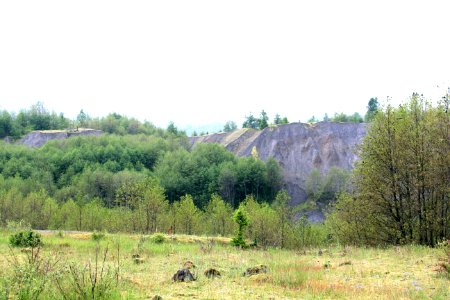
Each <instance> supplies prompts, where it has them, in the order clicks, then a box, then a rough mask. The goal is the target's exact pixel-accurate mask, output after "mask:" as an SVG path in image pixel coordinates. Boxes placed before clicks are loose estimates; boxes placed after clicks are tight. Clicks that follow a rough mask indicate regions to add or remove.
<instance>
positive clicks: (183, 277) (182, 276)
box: [172, 269, 195, 282]
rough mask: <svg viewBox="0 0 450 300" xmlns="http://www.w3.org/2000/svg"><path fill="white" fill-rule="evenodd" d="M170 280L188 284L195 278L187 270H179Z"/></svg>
mask: <svg viewBox="0 0 450 300" xmlns="http://www.w3.org/2000/svg"><path fill="white" fill-rule="evenodd" d="M172 280H173V281H175V282H183V281H184V282H189V281H194V280H195V277H194V275H192V273H191V271H189V270H188V269H181V270H178V271H177V272H176V273H175V274H174V275H173V276H172Z"/></svg>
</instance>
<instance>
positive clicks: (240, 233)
mask: <svg viewBox="0 0 450 300" xmlns="http://www.w3.org/2000/svg"><path fill="white" fill-rule="evenodd" d="M233 218H234V221H235V222H236V224H237V226H238V229H237V232H236V236H235V237H234V238H233V239H232V240H231V245H233V246H235V247H240V248H246V247H247V244H246V242H245V240H244V230H245V227H247V225H248V218H247V216H246V214H245V212H244V210H242V209H241V208H238V209H237V210H236V211H235V212H234V215H233Z"/></svg>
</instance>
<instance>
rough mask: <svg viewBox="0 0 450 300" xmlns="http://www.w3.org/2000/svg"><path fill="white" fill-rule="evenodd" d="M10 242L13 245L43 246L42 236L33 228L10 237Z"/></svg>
mask: <svg viewBox="0 0 450 300" xmlns="http://www.w3.org/2000/svg"><path fill="white" fill-rule="evenodd" d="M9 244H10V245H11V246H13V247H32V248H36V247H38V246H42V236H41V235H40V234H39V233H37V232H34V231H32V230H26V231H20V232H18V233H15V234H12V235H11V236H10V237H9Z"/></svg>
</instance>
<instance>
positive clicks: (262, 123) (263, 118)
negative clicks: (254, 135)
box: [258, 110, 269, 130]
mask: <svg viewBox="0 0 450 300" xmlns="http://www.w3.org/2000/svg"><path fill="white" fill-rule="evenodd" d="M258 123H259V124H258V127H259V129H261V130H262V129H264V128H266V127H268V126H269V117H268V116H267V113H266V112H265V111H264V110H263V111H261V114H260V116H259V122H258Z"/></svg>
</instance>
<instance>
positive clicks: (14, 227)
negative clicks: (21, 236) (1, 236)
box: [6, 220, 31, 231]
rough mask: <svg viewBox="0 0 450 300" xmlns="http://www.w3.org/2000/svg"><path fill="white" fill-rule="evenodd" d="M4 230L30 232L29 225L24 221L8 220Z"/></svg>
mask: <svg viewBox="0 0 450 300" xmlns="http://www.w3.org/2000/svg"><path fill="white" fill-rule="evenodd" d="M6 229H7V230H8V231H20V230H22V231H24V230H31V224H30V223H29V222H27V221H25V220H19V221H14V220H8V221H7V224H6Z"/></svg>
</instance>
